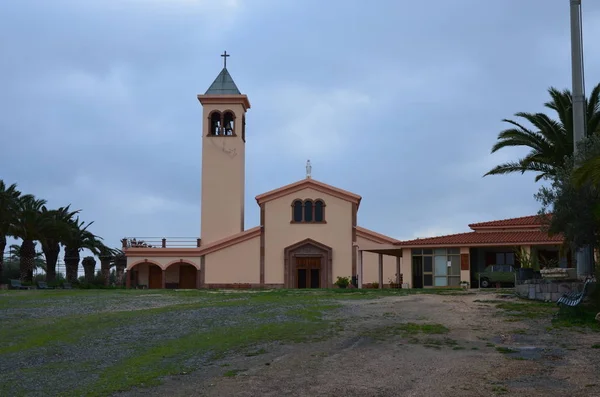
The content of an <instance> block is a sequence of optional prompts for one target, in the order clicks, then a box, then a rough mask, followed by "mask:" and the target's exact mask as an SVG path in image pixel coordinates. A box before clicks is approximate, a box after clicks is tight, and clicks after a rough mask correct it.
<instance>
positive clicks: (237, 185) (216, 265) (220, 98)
mask: <svg viewBox="0 0 600 397" xmlns="http://www.w3.org/2000/svg"><path fill="white" fill-rule="evenodd" d="M224 56H225V57H226V56H228V55H227V54H226V53H225V54H224ZM225 59H226V58H225ZM198 100H199V101H200V103H201V105H202V108H203V117H202V120H203V121H202V179H201V181H202V182H201V183H202V186H201V189H202V196H201V220H200V222H201V230H200V232H201V233H200V238H198V239H186V240H182V239H170V238H168V237H165V238H156V239H144V241H141V240H140V239H136V238H125V239H123V251H124V252H125V254H126V256H127V278H126V280H127V281H126V284H127V286H128V287H139V286H143V287H148V288H253V287H265V288H277V287H281V288H331V287H333V286H334V283H335V281H336V280H337V277H348V278H352V277H356V278H355V280H356V279H358V282H360V284H361V285H363V286H364V285H365V284H367V283H379V284H383V283H390V282H392V283H398V282H400V280H399V274H400V258H399V257H395V256H384V255H381V254H377V253H369V252H364V253H361V254H360V255H359V246H360V245H362V244H366V245H369V244H393V243H395V242H397V240H396V239H393V238H391V237H388V236H384V235H382V234H379V233H376V232H374V231H371V230H369V229H366V228H364V227H361V226H358V223H357V220H358V210H359V207H360V204H361V196H359V195H358V194H355V193H352V192H349V191H346V190H343V189H340V188H338V187H335V186H332V185H329V184H327V183H324V182H320V181H317V180H315V179H313V178H312V177H311V166H310V162H308V163H307V174H306V178H305V179H302V180H300V181H295V182H293V183H290V184H289V185H286V186H282V187H277V188H275V189H273V190H271V191H268V192H265V193H262V194H260V195H258V196H256V204H257V205H258V207H259V208H260V219H258V220H257V221H258V225H257V226H255V227H252V228H248V229H246V228H245V227H244V198H245V163H246V141H247V140H249V141H251V140H252V136H250V135H248V136H247V135H246V112H247V111H248V110H249V109H250V101H249V99H248V97H247V96H246V95H244V94H242V93H241V92H240V90H239V89H238V87H237V86H236V84H235V82H234V81H233V79H232V77H231V75H230V74H229V72H228V70H227V66H226V63H225V67H224V68H223V70H221V72H220V73H219V75H218V76H217V78H216V79H215V80H214V82H213V83H212V84H211V86H210V87H209V88H208V90H207V91H206V92H205V93H204V94H202V95H198ZM223 181H227V183H223ZM361 269H363V274H361V275H360V277H358V276H359V274H358V273H359V271H360V270H361Z"/></svg>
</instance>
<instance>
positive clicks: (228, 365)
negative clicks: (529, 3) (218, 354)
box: [221, 363, 231, 367]
mask: <svg viewBox="0 0 600 397" xmlns="http://www.w3.org/2000/svg"><path fill="white" fill-rule="evenodd" d="M221 367H231V364H228V363H225V364H221Z"/></svg>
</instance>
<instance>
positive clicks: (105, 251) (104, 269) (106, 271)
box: [99, 247, 115, 287]
mask: <svg viewBox="0 0 600 397" xmlns="http://www.w3.org/2000/svg"><path fill="white" fill-rule="evenodd" d="M99 257H100V272H101V274H102V279H103V280H104V286H105V287H108V285H109V284H110V268H111V266H112V264H113V261H114V259H115V250H113V249H111V248H108V247H104V248H102V249H100V255H99Z"/></svg>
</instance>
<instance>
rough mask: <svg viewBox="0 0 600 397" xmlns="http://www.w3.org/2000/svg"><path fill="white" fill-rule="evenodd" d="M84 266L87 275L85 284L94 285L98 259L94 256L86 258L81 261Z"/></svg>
mask: <svg viewBox="0 0 600 397" xmlns="http://www.w3.org/2000/svg"><path fill="white" fill-rule="evenodd" d="M81 264H82V265H83V271H84V273H85V282H86V283H93V282H94V271H95V270H96V259H94V257H93V256H86V257H85V258H83V261H81Z"/></svg>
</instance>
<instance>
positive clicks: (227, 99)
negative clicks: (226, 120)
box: [198, 94, 250, 111]
mask: <svg viewBox="0 0 600 397" xmlns="http://www.w3.org/2000/svg"><path fill="white" fill-rule="evenodd" d="M198 101H200V103H201V104H202V105H206V104H214V105H231V104H240V105H242V106H243V107H244V111H246V110H248V109H250V101H249V100H248V97H247V96H246V95H244V94H239V95H216V94H199V95H198Z"/></svg>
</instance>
